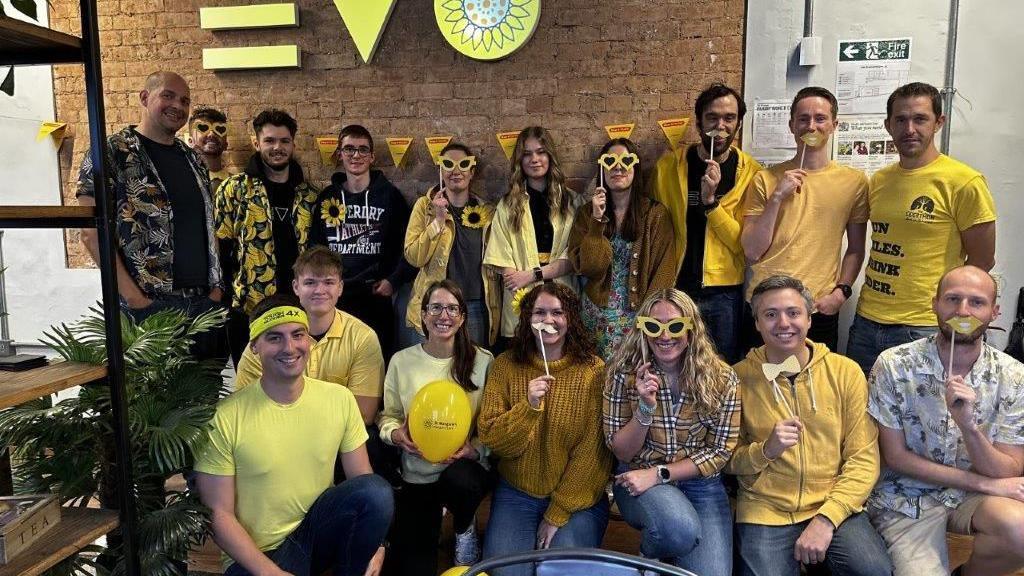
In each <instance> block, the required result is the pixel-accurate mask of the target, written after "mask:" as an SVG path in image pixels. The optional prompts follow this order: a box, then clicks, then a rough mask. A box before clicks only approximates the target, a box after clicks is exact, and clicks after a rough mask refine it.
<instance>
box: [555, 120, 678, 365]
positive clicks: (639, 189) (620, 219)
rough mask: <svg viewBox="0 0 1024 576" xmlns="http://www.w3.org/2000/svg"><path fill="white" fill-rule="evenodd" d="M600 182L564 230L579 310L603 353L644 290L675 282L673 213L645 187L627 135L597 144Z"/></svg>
mask: <svg viewBox="0 0 1024 576" xmlns="http://www.w3.org/2000/svg"><path fill="white" fill-rule="evenodd" d="M599 158H600V162H598V164H600V166H601V167H600V168H598V169H599V170H601V172H602V173H603V174H602V180H603V184H604V186H603V187H601V186H598V187H597V189H596V190H594V197H593V198H592V199H591V201H590V203H588V204H584V205H583V206H580V208H579V210H577V211H576V218H575V219H574V220H573V224H572V232H571V233H570V234H569V261H570V262H572V265H573V268H574V269H575V270H576V272H577V273H579V274H580V275H581V276H583V277H584V278H586V279H587V284H586V286H585V287H584V289H583V296H582V303H583V318H584V319H585V320H584V321H585V323H586V325H587V328H588V329H589V330H590V331H591V333H593V334H594V335H595V337H596V338H597V353H598V356H600V357H601V358H608V357H609V356H610V355H611V354H612V351H613V350H615V348H616V347H617V346H618V345H619V342H620V341H621V340H622V338H623V336H625V335H626V334H629V333H630V331H631V330H632V329H633V327H634V325H635V324H636V322H635V319H636V309H637V306H639V305H640V303H641V302H643V300H644V298H646V297H647V295H648V294H650V293H651V292H654V291H655V290H660V289H663V288H671V287H672V285H673V284H674V283H675V276H676V256H675V242H676V240H675V236H674V235H673V232H672V220H671V219H670V218H669V215H668V212H667V211H666V210H665V207H664V206H662V205H661V204H660V203H658V202H657V201H655V200H652V199H651V198H650V197H648V196H647V194H644V191H643V190H644V187H643V182H642V177H641V165H640V151H639V150H638V149H637V147H636V144H634V143H633V141H632V140H629V139H627V138H615V139H614V140H609V141H608V142H607V143H606V144H605V145H604V147H602V148H601V153H600V155H599Z"/></svg>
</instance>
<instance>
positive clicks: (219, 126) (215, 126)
mask: <svg viewBox="0 0 1024 576" xmlns="http://www.w3.org/2000/svg"><path fill="white" fill-rule="evenodd" d="M192 128H193V130H195V131H196V132H198V133H199V135H200V136H202V135H203V134H206V133H208V132H210V131H211V130H212V131H213V132H216V133H217V135H218V136H224V135H225V134H227V133H228V127H227V124H224V123H223V122H196V123H195V124H193V125H192Z"/></svg>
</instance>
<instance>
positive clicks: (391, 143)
mask: <svg viewBox="0 0 1024 576" xmlns="http://www.w3.org/2000/svg"><path fill="white" fill-rule="evenodd" d="M385 140H387V143H388V151H389V152H391V159H392V160H393V161H394V162H395V166H396V167H398V166H400V165H401V164H402V160H405V153H406V152H408V151H409V147H410V146H412V137H411V136H398V137H393V138H385Z"/></svg>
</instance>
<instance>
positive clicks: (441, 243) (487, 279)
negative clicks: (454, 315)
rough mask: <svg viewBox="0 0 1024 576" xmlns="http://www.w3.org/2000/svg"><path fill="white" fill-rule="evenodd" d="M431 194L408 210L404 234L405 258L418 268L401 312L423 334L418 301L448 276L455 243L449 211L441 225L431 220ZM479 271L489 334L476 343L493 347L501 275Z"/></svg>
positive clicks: (485, 235)
mask: <svg viewBox="0 0 1024 576" xmlns="http://www.w3.org/2000/svg"><path fill="white" fill-rule="evenodd" d="M434 193H435V190H434V189H431V190H430V191H429V192H427V194H426V195H425V196H423V197H421V198H419V199H418V200H416V204H414V205H413V207H412V215H411V216H410V217H409V227H408V229H406V231H405V259H406V260H408V261H409V264H412V265H413V266H415V267H416V268H419V269H420V271H419V273H418V274H416V280H414V281H413V283H412V296H411V297H410V298H409V306H408V307H407V308H406V311H405V322H406V324H408V325H409V326H411V327H413V328H415V329H416V331H417V332H419V333H420V334H422V333H423V327H422V326H421V325H420V324H421V322H420V302H421V300H422V299H423V294H424V293H426V291H427V288H428V287H429V286H430V285H431V284H432V283H434V282H437V281H439V280H444V279H445V278H447V277H448V260H449V258H450V257H451V253H452V245H453V244H454V243H455V219H454V218H452V215H451V212H449V213H448V215H447V216H445V219H444V226H439V225H438V224H437V220H435V219H434V211H433V209H432V208H431V200H432V199H433V195H434ZM476 200H477V202H478V203H479V204H480V205H481V206H486V204H484V202H483V200H481V199H480V198H477V199H476ZM487 208H488V210H489V212H490V214H492V215H493V213H494V210H493V209H492V208H491V207H487ZM490 231H491V225H490V223H489V222H488V224H487V225H486V226H485V227H484V229H483V252H482V254H483V253H486V252H487V240H488V237H489V236H490ZM480 268H481V270H480V274H481V276H482V277H483V286H484V303H485V304H486V305H487V317H488V320H489V322H488V325H489V326H490V333H489V334H488V341H487V342H478V344H481V345H483V344H494V341H495V339H496V338H497V336H498V322H497V319H498V315H499V314H500V313H501V280H500V278H501V276H500V275H499V274H497V273H495V272H494V270H493V269H491V268H489V267H487V266H481V267H480Z"/></svg>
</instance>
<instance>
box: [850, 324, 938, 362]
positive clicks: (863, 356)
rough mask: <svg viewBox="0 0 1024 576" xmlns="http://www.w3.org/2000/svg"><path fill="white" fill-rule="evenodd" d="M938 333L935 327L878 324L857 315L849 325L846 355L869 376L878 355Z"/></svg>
mask: <svg viewBox="0 0 1024 576" xmlns="http://www.w3.org/2000/svg"><path fill="white" fill-rule="evenodd" d="M937 331H938V328H936V327H935V326H907V325H904V324H880V323H878V322H875V321H874V320H868V319H867V318H865V317H863V316H861V315H860V314H857V315H856V316H854V317H853V324H851V325H850V338H849V340H847V342H846V355H847V356H848V357H849V358H850V359H851V360H853V361H854V362H856V363H857V364H860V369H861V370H863V371H864V374H865V375H867V374H870V373H871V368H872V367H874V365H875V360H877V359H878V355H879V354H881V353H882V352H884V351H885V350H888V349H889V348H892V347H893V346H899V345H900V344H906V343H908V342H913V341H914V340H918V339H921V338H925V337H927V336H931V335H932V334H935V332H937Z"/></svg>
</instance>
